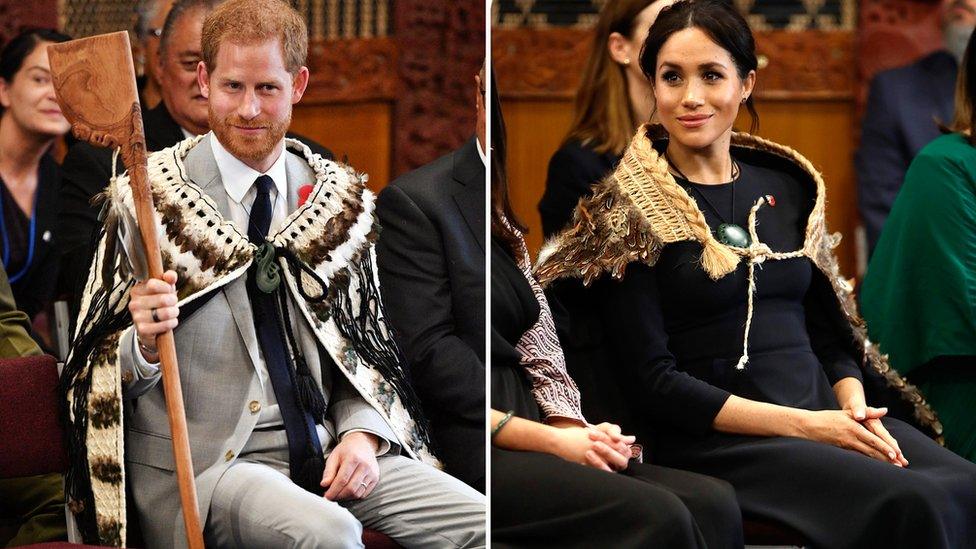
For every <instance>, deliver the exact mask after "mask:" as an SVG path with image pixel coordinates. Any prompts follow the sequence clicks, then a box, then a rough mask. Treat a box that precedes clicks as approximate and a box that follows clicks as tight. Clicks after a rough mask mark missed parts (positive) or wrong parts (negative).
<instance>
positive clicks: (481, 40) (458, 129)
mask: <svg viewBox="0 0 976 549" xmlns="http://www.w3.org/2000/svg"><path fill="white" fill-rule="evenodd" d="M394 10H395V11H394V28H395V29H396V33H395V36H397V44H398V46H399V52H400V53H399V55H400V57H399V63H398V70H397V74H398V76H399V78H400V88H399V90H398V94H397V100H396V103H395V107H394V121H393V123H394V141H393V173H394V174H395V175H397V174H401V173H404V172H406V171H408V170H411V169H413V168H416V167H418V166H421V165H423V164H426V163H427V162H430V161H431V160H434V159H435V158H437V157H438V156H441V155H443V154H445V153H447V152H448V151H450V150H452V149H455V148H457V147H458V146H460V145H461V144H462V143H463V142H464V141H465V140H466V139H468V138H469V137H471V135H473V134H474V131H475V99H476V97H477V93H478V89H477V87H476V86H475V82H474V76H475V75H476V74H478V71H479V70H480V68H481V65H482V63H483V62H484V59H485V5H484V3H483V2H480V1H473V0H466V1H463V2H456V1H452V0H398V1H397V2H395V3H394Z"/></svg>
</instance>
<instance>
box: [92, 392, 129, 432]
mask: <svg viewBox="0 0 976 549" xmlns="http://www.w3.org/2000/svg"><path fill="white" fill-rule="evenodd" d="M88 410H89V412H88V416H89V419H90V420H91V424H92V426H93V427H95V428H96V429H105V428H106V427H113V426H115V425H118V424H119V421H120V419H121V418H122V413H121V412H122V410H121V409H120V408H119V401H118V399H117V398H115V395H114V394H101V395H95V396H93V397H92V399H91V400H90V401H89V402H88Z"/></svg>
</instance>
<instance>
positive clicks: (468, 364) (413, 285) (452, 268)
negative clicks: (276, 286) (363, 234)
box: [376, 67, 486, 492]
mask: <svg viewBox="0 0 976 549" xmlns="http://www.w3.org/2000/svg"><path fill="white" fill-rule="evenodd" d="M473 80H475V82H474V84H475V86H472V87H471V91H472V95H475V97H476V99H475V105H476V111H477V122H476V125H477V129H476V132H475V134H476V135H475V136H473V137H471V139H469V140H468V141H467V142H466V143H465V144H464V145H462V146H461V148H460V149H458V150H456V151H453V152H451V153H448V154H447V155H445V156H443V157H441V158H439V159H437V160H435V161H434V162H431V163H430V164H427V165H426V166H423V167H421V168H419V169H417V170H414V171H412V172H410V173H408V174H405V175H403V176H402V177H399V178H397V179H396V180H395V181H394V182H392V183H390V184H389V185H387V187H386V188H385V189H383V192H381V193H380V196H379V198H378V199H377V201H376V217H377V219H378V220H379V222H380V225H381V226H382V227H383V230H382V232H381V233H380V237H379V240H378V241H377V243H376V261H377V265H378V267H379V275H380V283H381V284H382V285H383V292H384V295H385V296H386V300H385V305H386V311H387V314H388V315H389V317H390V321H391V323H392V324H393V327H394V329H395V330H396V332H397V334H396V336H397V342H398V343H399V344H400V347H401V348H402V349H403V352H404V355H405V357H406V359H407V363H408V365H409V368H410V382H411V384H413V386H414V389H415V390H416V391H417V396H419V397H420V402H421V403H422V404H423V407H424V413H425V414H426V415H427V418H428V419H429V420H430V427H431V437H432V438H433V440H434V444H435V446H436V447H437V448H438V450H439V454H440V456H441V458H442V461H443V462H444V464H445V466H446V469H445V470H446V471H447V472H448V473H450V474H451V475H453V476H455V477H457V478H459V479H461V480H463V481H464V482H466V483H468V484H469V485H470V486H471V487H473V488H475V489H476V490H479V491H481V492H484V491H485V350H486V349H485V161H486V160H485V159H486V157H485V104H484V85H485V84H484V82H485V80H484V67H482V69H481V73H480V74H479V75H478V76H476V77H474V78H473Z"/></svg>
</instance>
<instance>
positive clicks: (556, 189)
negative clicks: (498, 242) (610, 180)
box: [539, 0, 674, 237]
mask: <svg viewBox="0 0 976 549" xmlns="http://www.w3.org/2000/svg"><path fill="white" fill-rule="evenodd" d="M673 1H674V0H609V1H608V2H607V3H606V4H605V5H604V6H603V8H602V9H601V10H600V19H599V21H597V24H596V27H595V29H594V35H593V45H592V48H591V49H590V56H589V58H587V61H586V65H585V67H586V68H585V69H584V70H583V80H582V82H581V83H580V87H579V89H578V90H577V92H576V105H575V107H574V109H573V123H572V126H570V129H569V133H568V134H567V135H566V138H565V139H564V140H563V144H562V146H560V147H559V150H557V151H556V152H555V154H553V155H552V158H551V159H550V160H549V173H548V176H547V177H546V191H545V194H543V195H542V200H540V201H539V213H540V214H541V216H542V232H543V233H544V234H545V236H546V237H550V236H552V235H554V234H556V233H557V232H559V231H560V230H561V229H563V228H564V227H565V226H566V225H567V224H568V223H569V222H570V220H571V219H572V217H573V208H575V207H576V203H577V202H579V199H580V198H583V197H584V196H590V194H591V187H592V186H593V185H594V184H596V183H597V182H598V181H600V180H601V179H603V178H604V177H605V176H606V175H607V174H608V173H610V172H611V171H612V170H613V168H614V167H616V166H617V162H619V161H620V155H622V154H623V153H624V150H625V149H626V148H627V143H629V142H630V138H631V137H633V135H634V131H635V130H637V127H638V126H639V125H641V124H643V123H644V122H647V121H649V120H650V119H651V113H652V112H653V111H654V94H653V93H652V92H651V85H650V82H648V81H647V78H645V77H644V75H643V74H641V69H640V63H639V62H638V57H640V49H641V45H643V44H644V38H646V37H647V30H648V29H649V28H651V24H652V23H654V19H655V18H656V17H657V14H658V13H659V12H660V11H661V9H662V8H664V7H665V6H668V5H670V4H671V3H672V2H673Z"/></svg>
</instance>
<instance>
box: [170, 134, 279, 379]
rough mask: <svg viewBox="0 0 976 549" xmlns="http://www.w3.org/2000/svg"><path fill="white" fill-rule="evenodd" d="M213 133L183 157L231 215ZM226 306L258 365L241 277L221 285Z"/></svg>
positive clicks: (248, 302) (195, 179) (199, 183)
mask: <svg viewBox="0 0 976 549" xmlns="http://www.w3.org/2000/svg"><path fill="white" fill-rule="evenodd" d="M211 139H214V136H213V134H210V135H207V136H206V137H204V138H203V139H202V140H201V141H200V143H198V144H197V146H196V147H193V149H191V150H190V152H189V153H188V154H187V155H186V160H184V166H186V174H187V178H189V180H190V181H191V182H192V183H194V184H196V185H197V186H198V187H200V189H201V190H202V191H203V192H204V193H205V194H206V195H207V196H209V197H210V198H211V199H212V200H213V201H214V203H215V204H216V205H217V210H218V211H219V212H220V214H221V215H222V216H224V218H225V219H228V220H229V219H231V216H230V206H229V202H228V199H227V191H226V190H224V183H223V181H222V180H221V178H220V170H219V169H217V161H216V159H214V155H213V149H212V148H211V145H210V140H211ZM224 295H225V296H226V298H227V306H228V307H229V308H230V312H231V316H233V317H234V323H235V324H237V330H238V332H240V334H241V340H242V341H244V345H245V346H246V347H247V354H248V356H250V357H251V364H252V365H257V364H258V363H259V360H260V355H259V354H258V341H257V338H256V332H255V329H254V318H253V317H252V313H251V300H250V299H249V298H248V296H247V286H246V285H245V284H244V281H243V279H240V280H237V281H234V282H232V283H230V284H228V285H227V286H225V287H224Z"/></svg>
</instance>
